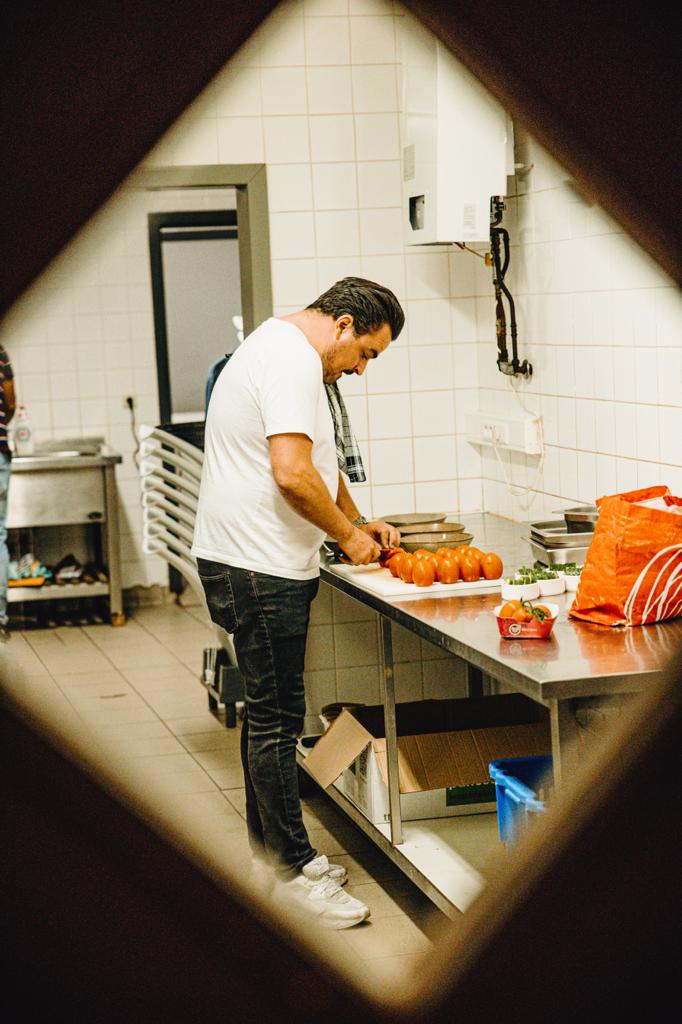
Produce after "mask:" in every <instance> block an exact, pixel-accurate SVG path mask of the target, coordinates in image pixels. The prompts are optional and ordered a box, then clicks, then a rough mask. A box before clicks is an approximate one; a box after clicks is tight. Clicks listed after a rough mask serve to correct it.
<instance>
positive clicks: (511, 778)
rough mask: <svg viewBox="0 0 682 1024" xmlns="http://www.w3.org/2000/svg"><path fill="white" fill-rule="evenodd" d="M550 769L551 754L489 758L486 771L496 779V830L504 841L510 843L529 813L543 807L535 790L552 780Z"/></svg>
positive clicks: (516, 835)
mask: <svg viewBox="0 0 682 1024" xmlns="http://www.w3.org/2000/svg"><path fill="white" fill-rule="evenodd" d="M551 771H552V758H551V757H510V758H506V759H504V760H502V761H491V762H490V764H489V765H488V772H489V774H490V778H491V779H492V780H493V782H494V783H495V800H496V802H497V830H498V833H499V836H500V839H501V840H502V842H503V843H507V845H508V846H512V845H513V844H514V842H515V840H516V839H517V837H518V836H519V834H520V833H521V831H522V830H523V829H524V828H525V827H526V826H527V825H528V818H529V816H530V815H531V814H541V813H542V812H543V811H544V810H545V804H544V801H543V800H539V799H538V795H537V790H538V788H539V785H540V783H542V782H543V781H545V780H546V781H547V783H548V784H551V781H552V775H551Z"/></svg>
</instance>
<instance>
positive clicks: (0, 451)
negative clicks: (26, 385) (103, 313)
mask: <svg viewBox="0 0 682 1024" xmlns="http://www.w3.org/2000/svg"><path fill="white" fill-rule="evenodd" d="M15 404H16V403H15V398H14V374H13V372H12V364H11V363H10V361H9V356H8V355H7V352H6V351H5V349H4V347H3V346H2V345H0V643H3V644H4V643H7V641H8V640H9V638H10V632H9V629H8V628H7V621H8V620H7V571H8V567H9V553H8V551H7V527H6V526H5V522H6V521H7V493H8V491H9V474H10V466H11V462H12V453H11V452H10V448H9V443H8V439H7V427H8V425H9V423H10V422H11V420H12V417H13V416H14V408H15Z"/></svg>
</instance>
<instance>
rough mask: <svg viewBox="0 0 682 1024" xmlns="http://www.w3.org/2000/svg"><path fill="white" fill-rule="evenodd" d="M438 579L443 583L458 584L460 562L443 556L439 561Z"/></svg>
mask: <svg viewBox="0 0 682 1024" xmlns="http://www.w3.org/2000/svg"><path fill="white" fill-rule="evenodd" d="M438 579H439V580H440V582H441V583H456V582H457V580H458V579H459V562H458V560H457V559H456V558H450V557H449V556H448V555H443V556H442V557H441V558H440V559H439V560H438Z"/></svg>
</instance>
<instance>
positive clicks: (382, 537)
mask: <svg viewBox="0 0 682 1024" xmlns="http://www.w3.org/2000/svg"><path fill="white" fill-rule="evenodd" d="M336 504H337V505H338V506H339V508H340V509H341V511H342V512H343V514H344V515H345V516H346V517H347V518H348V519H350V521H351V522H354V521H355V520H356V519H358V518H361V515H360V512H358V510H357V507H356V505H355V502H354V501H353V499H352V498H351V496H350V494H349V492H348V488H347V487H346V482H345V480H344V479H343V473H341V472H339V491H338V495H337V498H336ZM360 529H361V530H364V531H365V533H368V534H369V535H370V537H374V540H376V541H378V543H379V544H381V546H382V547H383V548H397V547H398V545H399V544H400V533H399V531H398V530H396V528H395V526H389V525H388V523H385V522H383V520H381V519H373V520H372V521H371V522H369V523H364V524H363V525H362V526H361V527H360Z"/></svg>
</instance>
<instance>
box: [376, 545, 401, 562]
mask: <svg viewBox="0 0 682 1024" xmlns="http://www.w3.org/2000/svg"><path fill="white" fill-rule="evenodd" d="M400 550H402V549H401V548H382V549H381V554H380V555H379V565H381V566H384V565H388V563H389V562H390V560H391V559H392V558H393V556H394V555H397V554H398V552H399V551H400Z"/></svg>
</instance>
